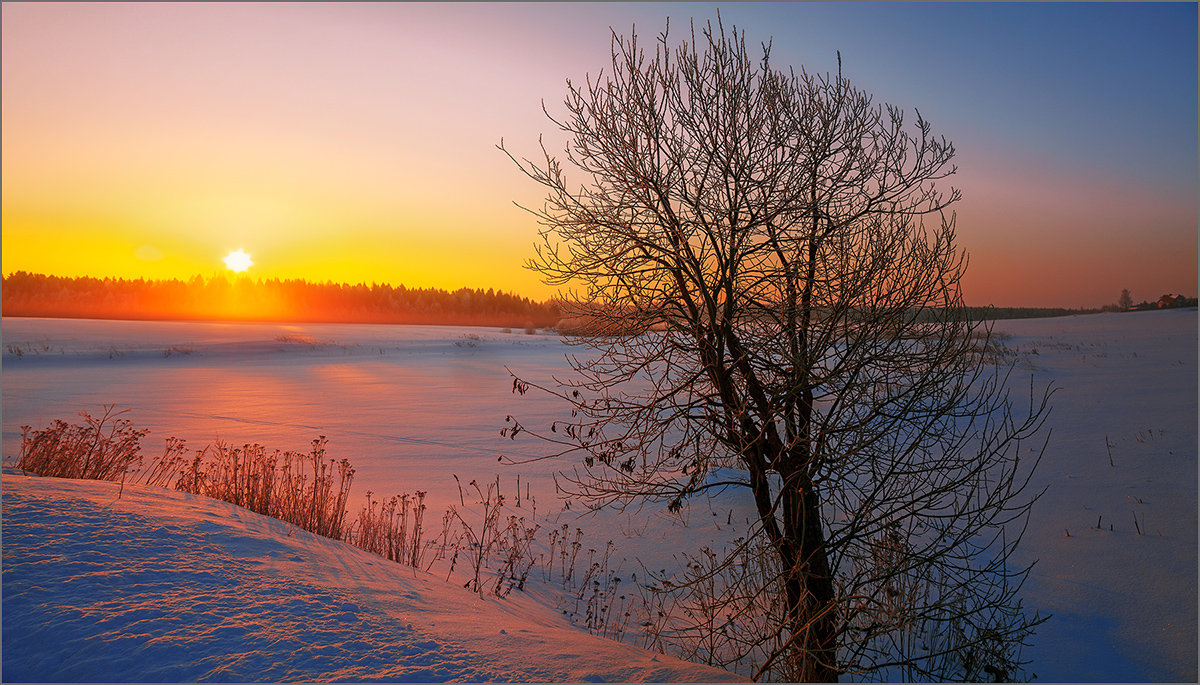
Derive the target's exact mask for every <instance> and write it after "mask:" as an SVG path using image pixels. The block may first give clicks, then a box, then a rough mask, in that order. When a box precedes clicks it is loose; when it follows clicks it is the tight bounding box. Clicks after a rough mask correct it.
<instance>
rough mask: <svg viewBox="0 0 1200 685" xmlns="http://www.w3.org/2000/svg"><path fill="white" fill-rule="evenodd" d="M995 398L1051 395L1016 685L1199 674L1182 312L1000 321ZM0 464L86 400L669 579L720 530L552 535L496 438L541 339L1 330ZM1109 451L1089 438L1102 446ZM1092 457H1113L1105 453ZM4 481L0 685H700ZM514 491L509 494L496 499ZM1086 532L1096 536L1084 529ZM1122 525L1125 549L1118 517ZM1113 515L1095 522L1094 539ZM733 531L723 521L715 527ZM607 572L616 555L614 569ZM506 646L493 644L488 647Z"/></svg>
mask: <svg viewBox="0 0 1200 685" xmlns="http://www.w3.org/2000/svg"><path fill="white" fill-rule="evenodd" d="M997 330H998V331H1000V332H1003V333H1005V334H1006V335H1007V336H1009V337H1007V339H1006V340H1005V341H1004V343H1005V345H1006V346H1007V347H1008V348H1010V349H1011V350H1014V351H1015V352H1016V353H1017V359H1018V368H1019V369H1020V370H1021V371H1022V373H1023V374H1024V375H1023V377H1022V378H1021V379H1018V382H1019V383H1024V384H1025V386H1026V387H1028V380H1029V375H1032V376H1033V377H1034V380H1035V382H1037V383H1038V384H1044V383H1047V382H1053V383H1054V384H1055V385H1056V386H1058V387H1059V388H1060V390H1059V391H1058V392H1057V394H1056V395H1055V397H1054V412H1053V414H1052V416H1051V418H1050V421H1049V425H1050V426H1051V427H1052V428H1053V433H1052V436H1051V438H1050V443H1049V447H1048V449H1047V452H1046V456H1045V458H1044V460H1043V462H1042V466H1041V469H1040V471H1039V473H1038V475H1037V478H1036V483H1037V484H1038V485H1041V486H1047V487H1048V488H1049V489H1048V491H1047V493H1046V495H1045V496H1044V497H1043V498H1042V499H1041V500H1040V501H1039V503H1038V504H1037V505H1036V506H1035V509H1034V512H1033V520H1032V521H1031V523H1030V528H1029V531H1028V532H1027V534H1026V536H1025V544H1024V547H1023V550H1022V555H1023V556H1024V557H1025V558H1028V559H1035V558H1036V559H1039V560H1040V561H1039V562H1038V564H1037V566H1036V567H1035V569H1034V571H1033V573H1032V575H1031V576H1030V579H1029V582H1028V583H1027V585H1026V588H1025V593H1024V597H1025V604H1026V606H1027V607H1028V608H1030V609H1031V610H1032V609H1036V610H1038V611H1040V612H1042V613H1043V614H1045V613H1052V614H1054V617H1053V618H1052V619H1050V621H1048V622H1047V623H1045V624H1043V626H1041V628H1040V629H1039V632H1038V635H1037V636H1036V637H1035V639H1034V643H1033V645H1032V646H1031V647H1030V648H1029V649H1027V650H1026V652H1025V656H1026V657H1032V658H1033V659H1034V663H1033V665H1032V668H1031V670H1032V672H1034V673H1036V674H1037V676H1038V679H1039V680H1041V681H1089V680H1108V681H1128V680H1173V681H1195V680H1196V678H1197V648H1196V645H1197V595H1196V584H1197V556H1196V555H1197V500H1196V493H1197V367H1196V361H1197V315H1196V311H1195V310H1188V311H1178V310H1177V311H1164V312H1145V313H1131V314H1106V315H1091V316H1079V317H1069V318H1058V319H1033V320H1023V321H1004V322H999V323H998V324H997ZM0 332H2V335H3V345H4V356H3V454H4V456H5V457H9V456H15V455H16V453H17V450H18V448H19V444H20V427H21V426H22V425H31V426H33V427H34V428H38V427H40V426H45V425H48V424H49V423H50V422H51V421H52V420H53V419H55V418H63V419H66V420H72V419H74V417H75V414H76V412H78V411H79V410H81V409H86V410H89V411H92V412H93V413H94V412H95V411H96V410H98V409H99V408H100V405H101V404H103V403H115V404H117V405H118V406H119V407H120V408H129V409H130V412H129V414H127V415H126V416H127V417H128V418H130V419H132V420H133V422H134V424H135V425H136V426H138V427H145V428H149V429H151V431H152V432H151V435H150V438H148V439H147V440H146V441H144V444H145V445H146V452H148V453H154V452H155V451H157V450H158V449H160V448H159V445H161V442H160V441H161V440H162V439H163V438H165V437H166V436H177V437H181V438H184V439H187V440H188V442H189V444H190V445H191V446H192V447H196V448H199V447H202V446H204V445H205V444H207V443H209V442H211V441H212V440H213V439H216V438H220V439H221V440H224V441H226V442H230V443H233V444H242V443H247V442H258V443H262V444H265V445H267V446H268V447H270V448H279V449H292V450H298V451H306V450H307V447H308V443H309V441H311V440H312V439H313V438H314V437H316V436H317V435H325V436H327V437H328V438H329V451H330V455H331V456H334V457H339V458H340V457H346V458H348V459H350V460H351V461H352V462H353V464H354V466H355V467H356V469H357V473H356V475H355V486H354V497H353V499H352V506H351V510H352V512H353V511H356V510H357V507H358V502H359V500H360V499H361V497H362V495H363V494H364V493H365V492H366V491H367V490H371V491H373V492H375V493H376V495H385V496H386V495H391V494H396V493H401V492H414V491H416V490H423V491H427V492H428V493H429V495H428V499H427V502H428V503H429V506H430V510H431V513H430V514H429V515H428V518H427V520H434V521H436V520H438V519H440V512H441V510H442V509H444V508H445V507H446V506H449V505H451V504H458V503H459V491H458V487H457V485H456V481H455V479H454V475H457V476H458V477H459V478H460V479H461V482H463V483H466V482H468V481H469V480H472V479H475V480H478V481H480V482H485V481H490V480H493V479H495V478H496V477H497V476H499V478H500V480H501V483H502V487H503V489H504V490H505V491H506V493H508V494H509V497H510V498H511V497H512V494H513V493H515V492H516V482H517V478H518V477H520V482H521V495H522V497H523V498H524V502H523V506H524V507H526V508H528V509H529V510H530V512H531V513H532V507H533V506H534V505H535V504H536V507H537V515H538V517H539V519H540V520H542V521H544V522H545V525H547V526H549V525H558V524H559V523H562V522H567V523H569V524H570V525H571V526H572V527H575V526H578V527H579V528H582V529H583V530H584V531H585V534H586V536H587V542H588V544H589V545H591V546H593V547H596V548H603V546H604V545H605V543H606V542H607V541H609V540H612V541H613V543H614V547H615V549H616V550H617V551H616V556H615V558H614V566H617V565H621V566H622V568H625V569H627V570H635V569H637V568H638V564H639V563H642V564H645V565H646V566H648V567H650V568H666V567H669V566H670V565H671V564H674V563H675V559H674V558H673V555H675V554H677V553H679V552H680V551H683V550H685V549H688V548H689V546H690V545H691V544H693V543H697V542H700V541H712V540H713V539H721V538H727V537H729V536H730V534H731V532H733V530H732V528H731V526H730V522H732V523H733V524H736V522H737V520H739V518H741V517H744V516H745V515H746V514H747V513H748V511H749V508H748V507H747V506H746V505H745V504H742V503H738V502H735V501H732V500H731V499H730V498H728V497H726V498H724V499H720V500H714V501H710V502H698V503H695V504H694V505H693V506H692V507H691V509H690V511H685V512H684V514H683V515H682V516H668V515H666V512H663V511H643V512H640V513H625V514H622V515H615V514H609V515H602V516H591V517H585V518H583V519H577V518H576V516H577V513H576V511H577V508H576V510H575V511H572V510H564V508H563V505H562V503H561V502H560V501H558V500H557V499H556V497H555V491H554V485H553V480H552V473H553V471H554V470H555V469H556V468H561V467H563V466H565V465H563V464H559V463H555V462H554V461H552V460H546V461H537V462H532V463H526V464H522V465H519V466H512V465H507V464H506V463H501V462H500V461H498V459H499V458H500V457H502V456H510V457H514V458H518V459H520V458H522V457H532V456H538V455H540V454H543V452H542V451H540V450H544V449H545V448H544V446H541V445H539V444H538V443H536V442H531V441H524V440H522V439H520V438H518V439H517V440H515V441H510V440H508V439H507V438H502V437H501V436H500V435H499V430H500V428H502V427H503V426H504V419H505V416H506V415H508V414H514V415H519V416H520V417H521V418H522V420H523V422H524V423H527V424H536V423H537V422H538V421H542V420H544V421H545V422H546V423H549V421H550V420H551V419H552V418H557V417H559V411H560V408H558V407H556V406H555V405H554V404H553V403H552V402H550V401H548V400H546V399H545V398H539V397H537V396H535V395H532V394H531V395H527V396H525V397H518V396H515V395H513V394H512V392H511V388H512V380H511V378H510V376H509V375H508V372H507V371H506V370H505V367H506V366H507V367H508V368H511V369H513V370H514V371H518V372H519V373H521V375H522V376H524V377H531V378H533V379H539V378H540V379H548V378H549V377H550V376H551V375H552V374H555V373H565V371H566V365H565V364H564V362H563V360H562V355H563V352H564V351H565V349H566V348H564V347H563V345H562V344H561V342H560V341H559V339H558V338H557V337H555V336H552V335H546V334H538V335H525V334H523V333H521V332H516V333H507V332H503V331H500V330H497V329H475V328H449V327H399V326H359V325H331V324H326V325H318V324H294V325H275V324H215V323H180V322H111V321H79V320H74V321H73V320H53V319H4V321H3V328H2V331H0ZM1106 441H1107V442H1106ZM1110 452H1111V457H1112V465H1110V459H1109V454H1110ZM117 487H118V486H116V485H113V484H106V483H96V482H86V483H85V482H72V481H62V480H54V479H37V478H27V477H24V476H17V475H5V477H4V481H3V489H4V494H3V512H4V527H3V545H4V547H3V553H4V559H3V567H4V575H3V674H2V675H3V677H4V679H5V680H9V681H11V680H24V679H38V680H81V679H82V680H194V679H213V680H282V679H334V678H337V679H361V678H380V679H387V680H447V679H462V680H571V681H579V680H593V679H602V680H647V679H649V680H714V679H718V677H719V676H721V675H726V676H727V674H724V673H723V672H720V671H713V670H710V669H706V668H704V667H700V666H694V665H690V664H684V663H681V662H678V661H674V660H671V659H669V658H667V657H664V656H658V657H654V656H653V655H652V654H651V653H648V652H644V651H642V650H639V649H637V648H635V647H633V646H631V645H622V644H617V643H614V642H611V641H607V640H602V639H601V638H597V637H594V636H590V635H588V634H587V633H586V632H584V631H583V630H581V629H579V628H577V627H572V626H570V625H569V624H568V622H567V620H566V619H565V618H564V617H563V616H562V614H561V611H560V609H559V607H558V606H557V605H556V604H555V602H554V601H553V599H552V598H551V597H549V595H546V594H544V593H543V594H539V593H536V592H534V593H524V594H522V593H517V592H514V593H512V594H511V595H509V596H508V597H507V598H504V599H496V598H490V599H485V598H480V597H479V596H478V595H474V594H471V593H469V592H467V591H466V590H463V589H462V587H461V584H459V585H455V584H453V583H446V582H445V581H444V580H441V579H439V578H435V577H432V576H427V575H425V574H421V573H416V574H415V573H414V572H413V571H412V569H410V568H407V567H401V566H397V565H394V564H390V563H388V562H386V561H384V560H382V559H379V558H378V557H372V556H371V555H369V554H366V553H365V552H361V551H359V550H356V549H354V548H352V547H349V546H348V545H345V544H343V543H338V542H332V541H328V540H325V539H323V538H316V537H313V536H310V535H308V534H307V533H303V532H297V531H294V529H292V528H291V527H290V526H288V525H286V524H283V523H280V522H276V521H273V520H269V519H263V518H261V517H258V516H256V515H253V514H250V513H248V512H244V511H240V510H237V509H236V508H234V507H232V506H231V505H227V504H224V503H220V502H213V501H211V500H206V499H204V498H198V497H192V496H188V495H184V494H182V493H174V492H166V491H161V490H160V491H154V490H151V489H147V488H143V487H140V486H129V485H127V486H126V487H125V490H124V492H123V493H122V496H121V498H120V499H119V500H117V497H116V492H117ZM510 501H511V500H510ZM1098 519H1099V521H1100V522H1101V526H1100V527H1099V528H1097V520H1098ZM1135 519H1136V520H1137V522H1138V526H1140V527H1142V529H1143V530H1142V532H1143V533H1144V534H1139V533H1138V531H1137V529H1136V528H1135V524H1134V521H1135ZM1110 525H1111V529H1110ZM734 527H736V526H734ZM622 560H623V561H622ZM501 631H503V632H501Z"/></svg>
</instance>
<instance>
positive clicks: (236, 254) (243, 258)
mask: <svg viewBox="0 0 1200 685" xmlns="http://www.w3.org/2000/svg"><path fill="white" fill-rule="evenodd" d="M224 261H225V267H226V268H228V269H229V270H230V271H233V272H236V273H241V272H243V271H245V270H246V269H249V268H250V267H252V266H254V262H253V261H251V260H250V255H248V254H246V253H245V251H243V250H242V249H241V248H238V249H237V250H235V251H233V252H230V253H229V255H228V256H226V257H225V260H224Z"/></svg>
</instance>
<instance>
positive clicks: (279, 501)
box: [174, 435, 354, 540]
mask: <svg viewBox="0 0 1200 685" xmlns="http://www.w3.org/2000/svg"><path fill="white" fill-rule="evenodd" d="M325 443H326V439H325V436H323V435H322V436H320V437H318V438H317V439H316V440H313V441H312V451H311V452H309V454H307V455H305V454H301V453H299V452H291V451H288V452H280V451H279V450H275V451H274V452H271V453H268V452H267V450H266V448H265V447H263V446H262V445H259V444H252V445H243V446H242V447H230V446H229V445H226V444H224V443H221V442H216V443H214V444H212V445H209V446H208V447H205V448H204V449H203V450H200V451H199V452H197V453H196V456H195V457H194V458H193V459H192V460H191V463H190V464H189V465H187V466H186V467H185V468H184V469H183V470H182V472H181V473H179V475H178V478H176V480H175V484H174V487H175V489H176V490H181V491H183V492H190V493H192V494H196V495H205V496H207V497H212V498H214V499H220V500H224V501H226V502H230V503H232V504H236V505H238V506H241V507H245V508H247V509H249V510H251V511H253V512H256V513H259V514H265V515H267V516H271V517H274V518H277V519H280V520H281V521H287V522H288V523H291V524H294V525H296V526H299V527H300V528H303V529H304V530H307V531H309V532H312V533H316V534H317V535H323V536H325V537H328V538H333V539H335V540H341V539H343V538H344V537H345V533H346V505H347V503H348V500H349V497H350V483H351V482H352V481H353V479H354V468H353V467H352V466H351V465H350V462H349V461H348V460H346V459H342V460H340V461H334V460H333V459H329V460H326V459H325ZM306 463H311V474H310V473H308V472H306V469H305V464H306ZM310 477H311V480H310Z"/></svg>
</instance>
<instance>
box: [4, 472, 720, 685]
mask: <svg viewBox="0 0 1200 685" xmlns="http://www.w3.org/2000/svg"><path fill="white" fill-rule="evenodd" d="M118 489H119V485H118V484H116V483H106V482H96V481H72V480H63V479H55V478H35V477H27V476H23V475H16V474H11V473H6V474H5V475H4V477H3V517H4V523H3V535H4V540H3V543H4V571H3V611H4V621H3V648H4V649H3V655H4V656H3V673H2V675H3V679H4V680H5V681H8V682H12V681H196V680H217V681H295V680H388V681H410V682H411V681H446V680H465V681H575V682H579V681H583V682H587V681H729V680H735V679H737V677H736V676H734V675H732V674H730V673H728V672H725V671H719V670H715V669H711V668H707V667H704V666H699V665H695V664H690V663H686V662H682V661H679V660H676V659H672V658H670V657H666V656H661V655H657V656H656V655H654V654H651V653H648V652H645V651H643V650H641V649H638V648H636V647H633V646H631V645H627V644H622V643H618V642H613V641H609V640H604V639H601V638H597V637H594V636H591V635H588V634H587V633H585V632H582V631H580V630H579V629H576V628H573V627H570V626H569V625H568V624H567V623H566V622H565V620H564V619H563V618H562V617H561V616H560V615H559V614H558V612H556V611H554V610H553V609H548V608H546V607H545V606H542V605H540V604H538V603H536V602H535V601H534V600H532V599H531V598H529V597H527V596H524V595H521V594H520V593H513V594H512V595H510V596H509V597H508V598H506V599H503V600H500V599H491V598H481V597H480V596H479V595H475V594H472V593H470V592H468V591H466V590H464V589H462V588H461V587H459V586H456V585H453V584H450V583H447V582H445V581H444V580H442V579H439V578H434V577H433V576H430V575H427V574H425V573H422V572H415V571H414V570H413V569H411V568H407V567H402V566H399V565H397V564H393V563H391V562H388V561H386V560H384V559H381V558H379V557H376V556H374V555H371V554H368V553H366V552H363V551H361V550H358V549H356V548H354V547H351V546H349V545H347V544H344V543H341V542H335V541H332V540H328V539H325V538H321V537H317V536H314V535H312V534H310V533H307V532H305V531H302V530H298V529H296V528H294V527H292V526H290V525H288V524H286V523H283V522H280V521H276V520H273V519H269V518H266V517H263V516H259V515H257V514H254V513H251V512H249V511H246V510H244V509H241V508H239V507H235V506H233V505H230V504H227V503H224V502H220V501H216V500H211V499H208V498H204V497H197V496H193V495H188V494H184V493H178V492H172V491H167V490H163V489H157V488H148V487H143V486H128V485H127V486H125V488H124V492H123V493H122V494H121V497H120V498H119V499H118Z"/></svg>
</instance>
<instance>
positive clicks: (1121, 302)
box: [1117, 288, 1133, 312]
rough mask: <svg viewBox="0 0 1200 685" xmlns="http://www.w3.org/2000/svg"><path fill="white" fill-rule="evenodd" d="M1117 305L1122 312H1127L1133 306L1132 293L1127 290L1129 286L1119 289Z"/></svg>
mask: <svg viewBox="0 0 1200 685" xmlns="http://www.w3.org/2000/svg"><path fill="white" fill-rule="evenodd" d="M1117 307H1118V310H1119V311H1122V312H1127V311H1129V309H1130V308H1131V307H1133V294H1132V293H1130V292H1129V288H1123V289H1122V290H1121V297H1120V298H1119V299H1117Z"/></svg>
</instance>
